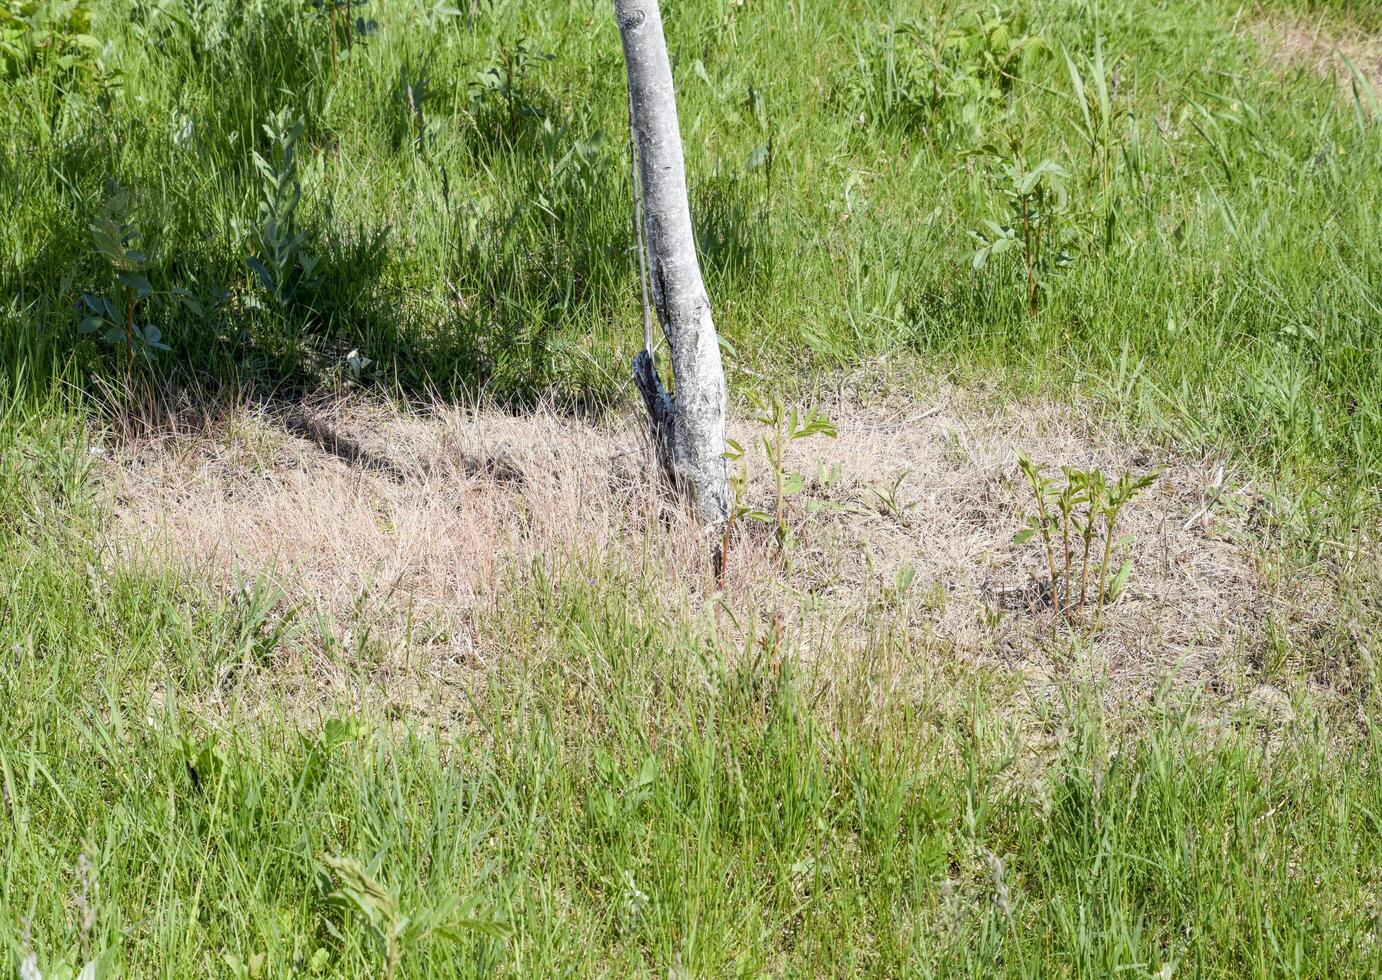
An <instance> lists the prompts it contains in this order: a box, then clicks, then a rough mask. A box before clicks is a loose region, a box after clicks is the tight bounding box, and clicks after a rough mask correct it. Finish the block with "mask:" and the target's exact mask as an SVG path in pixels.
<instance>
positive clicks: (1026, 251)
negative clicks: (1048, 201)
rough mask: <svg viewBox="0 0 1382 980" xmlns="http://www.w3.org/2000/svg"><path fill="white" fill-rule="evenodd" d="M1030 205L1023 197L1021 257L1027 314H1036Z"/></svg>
mask: <svg viewBox="0 0 1382 980" xmlns="http://www.w3.org/2000/svg"><path fill="white" fill-rule="evenodd" d="M1030 209H1031V204H1030V202H1028V200H1027V199H1026V198H1025V197H1024V198H1023V199H1022V257H1023V258H1024V259H1025V260H1026V263H1027V313H1028V314H1029V315H1031V314H1035V313H1036V269H1035V267H1034V264H1033V263H1034V262H1035V258H1034V256H1033V255H1032V247H1033V243H1032V223H1031V218H1030V216H1029V211H1030Z"/></svg>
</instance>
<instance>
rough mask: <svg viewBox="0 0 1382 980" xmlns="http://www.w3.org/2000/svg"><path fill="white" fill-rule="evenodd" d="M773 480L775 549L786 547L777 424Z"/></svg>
mask: <svg viewBox="0 0 1382 980" xmlns="http://www.w3.org/2000/svg"><path fill="white" fill-rule="evenodd" d="M773 443H774V448H773V479H774V482H775V484H776V488H777V505H776V506H777V548H778V550H779V551H781V550H783V549H784V548H786V546H787V518H786V516H785V514H784V513H783V511H784V509H785V505H784V503H783V496H782V424H781V423H780V422H779V423H778V427H777V429H776V430H775V431H774V432H773Z"/></svg>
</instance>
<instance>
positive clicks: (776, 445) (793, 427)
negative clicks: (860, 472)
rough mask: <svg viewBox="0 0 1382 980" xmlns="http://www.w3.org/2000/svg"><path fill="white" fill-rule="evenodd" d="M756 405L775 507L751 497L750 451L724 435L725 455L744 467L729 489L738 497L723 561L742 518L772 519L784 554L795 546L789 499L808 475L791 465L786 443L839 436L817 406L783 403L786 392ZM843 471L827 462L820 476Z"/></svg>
mask: <svg viewBox="0 0 1382 980" xmlns="http://www.w3.org/2000/svg"><path fill="white" fill-rule="evenodd" d="M756 404H757V406H758V410H757V412H756V413H755V415H754V420H755V421H756V422H758V423H759V424H760V425H762V426H763V427H764V429H765V430H766V431H764V432H763V433H762V434H761V435H760V436H759V437H758V440H757V441H758V443H759V446H760V448H761V449H762V451H763V457H764V460H765V461H766V462H767V464H768V470H769V472H770V473H771V474H772V479H773V508H772V510H771V511H767V510H764V509H762V508H760V507H754V506H752V505H750V504H749V503H748V502H747V493H748V453H747V452H746V451H745V449H744V447H743V446H742V445H741V444H740V443H738V442H736V441H735V440H733V439H727V440H725V441H726V444H727V446H728V450H727V451H726V453H725V458H726V459H728V460H730V461H732V462H737V463H739V466H737V467H736V468H735V470H734V472H733V473H732V474H731V476H730V490H731V492H732V493H733V496H734V500H733V505H732V507H731V508H730V515H729V520H728V521H727V522H726V523H725V530H724V542H723V546H722V549H721V555H722V558H721V564H722V566H723V564H724V562H725V561H726V560H727V559H726V558H725V557H724V556H727V555H728V552H729V540H730V534H731V532H732V529H733V526H734V524H735V523H736V522H737V521H739V520H740V519H747V520H751V521H758V522H760V523H763V524H771V525H772V526H773V536H774V537H775V539H776V540H777V546H778V552H779V554H781V553H784V552H786V551H787V550H789V549H790V548H791V547H792V545H793V544H794V543H795V540H796V539H795V536H794V535H793V534H792V531H791V528H790V527H788V524H787V500H788V498H789V497H793V496H795V495H797V494H799V493H801V492H802V491H803V490H805V489H806V476H805V474H802V473H795V472H792V471H790V470H788V469H787V466H786V453H787V447H788V446H789V445H790V444H791V443H793V442H796V441H798V440H801V439H810V438H813V437H815V436H825V437H827V438H830V439H834V438H835V436H836V435H837V432H836V429H835V424H834V423H833V422H831V421H830V419H829V418H828V417H826V415H825V414H824V413H822V412H820V411H819V410H818V409H815V408H808V409H807V410H806V411H805V412H798V411H797V410H796V409H795V408H788V407H787V406H786V405H784V403H783V401H782V398H781V396H778V395H774V396H773V397H772V398H770V399H766V400H756ZM839 475H840V471H839V466H838V465H837V466H834V467H831V468H830V469H825V468H824V467H822V470H821V472H820V473H819V474H818V480H819V481H820V482H822V483H831V482H834V481H835V480H837V479H839ZM812 509H815V508H812Z"/></svg>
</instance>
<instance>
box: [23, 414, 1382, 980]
mask: <svg viewBox="0 0 1382 980" xmlns="http://www.w3.org/2000/svg"><path fill="white" fill-rule="evenodd" d="M57 417H58V418H59V419H61V418H63V417H64V416H62V415H61V413H59V414H58V416H57ZM67 417H69V418H70V416H67ZM0 434H3V443H4V448H5V450H6V451H5V455H4V458H5V459H6V460H13V459H14V457H15V453H14V451H13V450H14V449H15V447H16V445H23V446H26V447H30V448H31V449H38V448H41V449H42V453H41V454H35V455H34V459H35V460H37V459H39V458H41V459H43V460H45V461H47V462H44V463H43V464H42V465H43V466H44V467H47V469H46V470H45V471H44V473H42V474H35V473H34V472H32V471H29V470H25V469H23V467H24V466H25V465H28V464H25V463H22V462H21V463H17V464H16V463H13V462H10V463H7V465H6V468H5V470H4V473H3V483H2V484H0V488H2V489H3V494H2V495H0V501H2V502H3V530H0V533H2V534H3V544H4V547H3V549H0V644H2V646H0V649H3V650H4V656H3V658H0V696H3V699H4V704H5V706H6V710H5V715H4V720H3V724H0V786H3V788H4V796H3V799H4V802H3V811H4V812H3V815H0V882H3V895H4V901H3V906H2V909H3V914H0V942H4V943H5V944H6V945H8V947H9V948H10V949H11V950H13V951H14V952H15V955H16V958H17V959H22V958H25V957H27V956H29V955H33V956H35V957H36V965H37V966H38V968H39V969H40V970H42V971H43V975H45V976H50V975H61V974H60V973H59V972H58V971H59V970H60V968H61V966H62V964H64V963H65V964H67V965H68V966H69V967H74V968H75V967H76V966H78V965H80V964H81V963H83V962H86V961H87V960H88V959H97V960H99V962H101V964H102V966H103V969H105V970H107V971H108V973H107V975H121V976H170V977H171V976H187V975H217V976H243V975H261V976H301V975H312V974H322V975H332V976H378V975H380V974H381V973H382V972H385V971H386V964H387V963H388V959H387V956H386V952H385V947H384V944H383V943H381V942H380V940H379V938H378V936H377V935H376V933H375V932H373V931H372V930H371V929H370V927H369V924H368V919H367V917H366V915H365V914H364V913H363V912H362V911H361V910H360V907H359V906H356V907H354V910H351V908H350V907H349V906H346V907H343V906H342V904H341V903H340V902H339V901H336V900H334V899H333V898H332V896H333V895H334V894H336V893H337V892H338V890H339V889H340V888H341V887H342V883H341V871H340V870H339V869H340V868H341V867H342V866H343V865H344V866H346V867H352V865H350V862H356V865H354V866H358V868H360V869H361V872H360V873H362V874H363V875H365V876H367V878H368V880H370V881H371V882H373V883H374V884H375V886H377V888H378V889H379V890H380V891H381V893H382V894H384V895H386V896H389V899H390V900H391V901H396V902H397V905H398V909H399V913H398V915H399V916H400V917H401V916H406V917H408V919H409V921H411V922H433V924H435V925H440V926H444V927H446V928H443V929H437V930H433V931H426V932H421V933H418V934H416V935H414V933H409V932H405V933H404V934H405V935H408V936H413V938H411V939H410V940H409V941H408V942H407V943H406V944H403V945H402V946H401V947H400V951H399V954H398V956H397V964H398V970H397V975H399V976H471V975H476V974H484V973H491V972H507V973H514V974H520V975H533V974H549V973H555V972H562V973H607V972H614V973H621V974H628V973H657V974H665V973H669V972H671V973H673V974H675V975H692V976H699V975H724V974H728V973H735V974H745V973H747V974H756V973H762V972H770V973H810V974H816V975H819V974H822V973H824V974H831V975H843V974H868V975H917V974H926V975H931V974H934V975H947V976H948V975H957V974H962V975H974V976H993V975H995V974H1003V975H1022V976H1042V975H1049V974H1050V973H1052V972H1071V973H1078V974H1081V975H1091V976H1092V975H1109V974H1114V973H1124V972H1126V973H1130V974H1132V975H1140V976H1161V975H1165V974H1166V973H1167V972H1170V973H1175V974H1181V973H1188V974H1200V975H1234V976H1280V975H1293V976H1340V975H1361V974H1369V973H1372V972H1375V971H1376V970H1377V969H1378V968H1379V966H1382V963H1379V957H1380V956H1382V953H1379V949H1378V944H1377V941H1376V932H1375V930H1376V921H1377V916H1378V908H1377V899H1376V890H1377V887H1378V882H1377V880H1376V872H1375V870H1374V869H1376V868H1377V867H1379V866H1380V865H1379V862H1382V854H1380V853H1379V847H1382V845H1379V843H1378V842H1379V839H1382V838H1379V834H1378V832H1377V831H1378V828H1377V827H1376V826H1375V823H1376V818H1375V816H1374V815H1375V814H1376V813H1378V812H1382V783H1379V781H1378V776H1377V773H1378V771H1379V754H1380V753H1382V735H1380V734H1379V732H1378V731H1377V729H1376V726H1375V725H1374V724H1373V723H1372V722H1371V721H1370V720H1367V721H1365V722H1364V723H1363V724H1362V725H1361V726H1359V725H1355V724H1352V723H1350V725H1349V726H1347V727H1339V726H1336V725H1335V724H1334V723H1332V722H1330V721H1329V719H1327V718H1325V717H1323V716H1315V715H1313V714H1311V713H1310V712H1309V710H1308V709H1306V708H1302V713H1301V715H1300V716H1299V717H1296V718H1294V719H1293V720H1290V721H1287V722H1284V723H1283V722H1281V721H1280V720H1279V719H1278V720H1277V721H1274V722H1272V723H1271V724H1270V725H1269V726H1266V727H1263V722H1262V719H1261V718H1260V717H1259V716H1256V715H1254V714H1252V713H1251V712H1247V713H1244V714H1242V715H1241V716H1231V717H1230V718H1229V720H1228V725H1227V727H1225V728H1223V729H1222V730H1221V731H1220V732H1219V734H1218V735H1217V736H1216V737H1213V738H1205V734H1204V733H1205V730H1204V728H1203V725H1202V720H1201V719H1200V717H1199V713H1198V712H1197V710H1196V705H1195V704H1194V702H1193V700H1192V701H1176V700H1173V699H1170V698H1162V699H1159V700H1157V701H1155V702H1154V703H1153V704H1152V706H1151V707H1150V709H1149V710H1148V711H1146V712H1145V713H1144V714H1142V715H1141V716H1140V717H1139V718H1138V719H1137V720H1136V721H1135V723H1132V724H1131V725H1130V724H1129V718H1128V717H1122V718H1119V719H1115V718H1112V717H1109V716H1105V715H1103V714H1102V713H1101V712H1100V710H1099V709H1098V707H1097V698H1095V697H1091V696H1090V695H1093V694H1095V693H1097V692H1094V691H1083V692H1082V691H1081V690H1080V689H1079V688H1078V687H1075V686H1072V687H1070V688H1069V689H1068V690H1067V691H1066V692H1065V694H1064V696H1063V697H1057V698H1056V699H1055V700H1053V701H1051V702H1050V703H1049V704H1047V705H1046V706H1045V707H1043V708H1041V709H1040V710H1038V711H1037V712H1036V713H1035V714H1033V713H1031V712H1030V710H1023V709H1020V708H1018V707H1017V702H1015V701H1014V699H1013V696H1012V694H1011V693H1008V691H1007V689H1006V687H1005V685H1004V684H1003V683H1001V682H999V681H998V679H997V678H990V677H988V676H985V675H975V676H969V675H966V674H964V673H962V672H957V671H955V670H953V669H952V668H949V667H947V666H946V665H945V664H944V662H943V660H942V659H940V658H937V657H936V656H935V655H934V654H935V651H928V650H927V649H926V648H925V647H920V646H917V645H916V644H917V641H916V639H915V637H913V636H910V635H908V634H906V633H905V632H897V631H893V630H887V629H884V630H880V631H878V632H877V633H876V635H875V636H874V637H873V639H872V640H870V641H869V642H868V644H867V645H866V647H865V648H864V649H840V650H836V651H820V653H819V654H818V659H816V660H812V661H805V662H803V661H801V660H800V659H799V658H798V657H797V656H796V655H794V654H793V652H792V646H791V637H790V636H789V637H785V638H784V637H780V636H779V635H778V634H777V633H775V632H774V631H772V630H770V629H766V628H764V629H761V630H752V629H751V630H749V639H748V640H746V641H739V642H736V641H733V640H731V639H729V637H728V635H726V634H723V633H721V632H719V631H718V630H717V629H716V628H714V627H712V626H709V625H702V626H693V625H690V624H688V623H687V622H686V621H685V620H684V619H683V618H682V617H681V616H680V615H679V614H678V613H676V612H675V611H674V610H671V609H668V608H667V607H666V606H665V605H663V604H662V603H661V602H660V601H659V600H658V599H657V598H656V597H655V595H654V594H653V593H651V592H649V591H647V590H646V589H644V588H643V587H641V586H640V584H639V582H638V581H637V580H636V579H631V578H627V577H621V575H620V574H619V573H614V572H604V573H596V572H594V571H592V573H591V574H590V575H582V576H577V577H575V578H573V579H572V580H570V581H552V580H549V579H547V578H545V577H544V576H542V575H541V574H537V575H536V576H535V577H531V578H530V580H529V582H528V584H527V585H526V586H522V587H516V588H515V589H514V590H513V591H511V592H510V593H509V595H508V596H507V598H505V599H503V600H502V601H501V602H500V603H499V605H498V606H497V607H496V608H495V609H494V611H493V612H492V613H491V616H492V622H486V623H484V624H482V626H481V628H482V630H483V631H484V633H485V635H486V636H492V637H495V638H497V637H499V636H503V637H504V638H505V639H506V641H507V646H506V647H505V648H504V649H503V650H502V657H503V663H502V665H501V666H500V667H498V668H497V669H494V670H491V671H482V672H470V673H467V674H463V675H457V676H453V677H450V678H447V682H446V683H443V684H441V685H439V686H438V687H437V688H436V689H435V692H434V695H435V698H436V700H435V704H434V706H433V707H432V708H430V709H429V710H428V711H427V713H426V715H425V716H422V717H419V716H416V715H412V716H408V717H405V718H403V719H398V718H393V717H390V716H389V715H388V714H386V713H383V712H380V711H378V710H374V709H372V708H371V707H369V705H370V703H371V702H372V701H373V698H371V697H370V696H369V695H368V694H367V693H366V692H368V691H369V690H370V689H372V686H373V685H374V684H375V683H377V681H376V680H374V679H372V678H371V677H370V676H369V668H368V664H367V663H364V662H357V661H352V660H351V659H350V658H349V657H348V656H347V655H346V654H340V655H339V656H340V657H342V658H344V659H342V660H340V661H339V662H338V663H336V664H335V667H334V669H336V670H340V671H345V672H347V673H352V672H353V673H355V674H356V676H357V677H358V683H360V684H361V685H362V688H361V690H362V698H361V700H360V701H359V702H358V703H351V702H341V703H335V704H332V703H328V702H322V701H321V700H319V699H313V700H311V701H310V702H308V703H307V704H306V705H304V704H303V702H301V701H300V700H299V699H297V698H295V697H294V695H293V694H292V693H291V691H289V690H286V689H284V688H281V687H279V686H278V685H277V684H276V683H275V682H274V680H273V677H274V669H275V668H274V663H273V658H272V654H271V653H270V654H269V655H268V659H267V660H266V659H261V657H262V656H263V655H262V654H261V653H256V652H255V648H253V646H252V645H249V646H247V645H243V644H240V643H238V642H236V637H237V636H238V634H237V633H236V632H235V629H234V625H233V620H234V617H233V615H232V614H231V608H230V606H228V605H227V602H228V600H227V599H225V598H224V597H218V596H216V595H215V594H213V593H211V592H208V591H207V590H206V587H205V586H203V585H201V584H200V583H198V582H196V581H194V580H191V579H187V578H183V577H180V576H177V575H171V574H166V573H165V574H156V573H153V572H150V571H130V570H127V569H126V570H121V569H120V568H118V567H112V566H110V565H108V564H103V563H102V554H101V547H100V544H99V537H97V536H95V535H92V533H91V532H92V531H93V530H95V529H96V524H97V523H98V522H99V510H98V509H96V508H94V507H93V506H92V504H91V502H90V501H89V500H88V499H86V498H85V497H84V496H83V495H82V494H81V493H80V492H78V491H77V489H76V488H77V487H79V486H80V485H81V483H82V479H81V476H80V472H78V473H77V475H75V476H73V475H72V471H73V470H74V469H75V470H78V471H79V470H80V466H81V460H83V458H85V457H86V456H87V455H88V454H86V453H85V451H84V447H83V445H82V443H81V440H80V435H79V433H77V432H75V431H73V429H72V428H71V426H70V425H65V424H62V423H56V424H55V423H54V422H53V420H52V417H51V416H49V417H45V416H44V414H43V413H40V412H36V411H18V412H15V411H11V412H9V413H7V415H6V421H5V422H4V424H3V426H0ZM63 461H65V462H63ZM40 518H41V521H42V523H41V524H39V523H37V521H39V520H40ZM84 539H85V540H89V541H92V542H93V543H90V544H87V543H83V540H84ZM273 615H274V616H288V615H290V611H285V610H279V611H276V612H274V613H273ZM283 635H284V636H287V637H288V638H289V639H288V641H287V642H290V643H292V642H305V639H304V638H302V637H301V636H300V635H298V634H295V633H294V632H293V631H292V630H291V629H288V630H286V631H285V632H284V633H283ZM295 637H296V639H294V638H295ZM779 643H780V644H782V646H780V647H779V646H775V645H774V644H779ZM495 649H497V648H495ZM840 662H844V663H848V664H851V665H852V666H851V667H849V668H848V669H846V670H844V671H843V672H842V671H841V670H840V669H839V667H838V666H833V665H835V664H838V663H840ZM904 663H906V664H907V665H908V667H907V669H906V672H905V676H906V678H907V681H906V682H905V683H901V684H899V683H898V682H897V678H898V677H899V670H900V669H901V665H902V664H904ZM927 663H930V664H931V666H929V667H928V666H925V665H926V664H927ZM1364 707H1365V710H1366V714H1365V715H1364V717H1365V718H1368V719H1370V718H1371V717H1372V702H1371V700H1370V698H1368V699H1367V700H1366V702H1365V705H1364ZM429 719H430V720H429ZM83 865H85V866H87V868H88V870H87V871H85V872H83V871H82V870H81V869H82V867H83ZM88 907H89V908H91V909H92V910H93V914H92V916H91V917H88V916H87V913H86V912H85V909H86V908H88ZM434 920H435V921H434ZM84 922H85V923H86V924H85V925H84V924H83V923H84Z"/></svg>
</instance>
